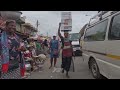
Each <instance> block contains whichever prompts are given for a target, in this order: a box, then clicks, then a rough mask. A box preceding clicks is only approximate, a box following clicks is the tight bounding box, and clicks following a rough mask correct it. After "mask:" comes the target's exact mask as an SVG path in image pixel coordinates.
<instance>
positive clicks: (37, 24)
mask: <svg viewBox="0 0 120 90" xmlns="http://www.w3.org/2000/svg"><path fill="white" fill-rule="evenodd" d="M39 25H40V24H39V21H38V20H37V22H36V28H37V31H38V26H39Z"/></svg>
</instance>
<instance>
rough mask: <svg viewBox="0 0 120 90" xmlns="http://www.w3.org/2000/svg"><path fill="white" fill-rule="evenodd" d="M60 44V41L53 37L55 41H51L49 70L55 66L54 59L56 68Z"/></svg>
mask: <svg viewBox="0 0 120 90" xmlns="http://www.w3.org/2000/svg"><path fill="white" fill-rule="evenodd" d="M58 49H59V42H58V40H56V36H53V39H52V40H51V41H50V58H51V59H50V62H51V66H50V67H49V69H50V68H51V67H52V64H53V59H54V67H55V66H56V61H57V58H58V54H59V50H58Z"/></svg>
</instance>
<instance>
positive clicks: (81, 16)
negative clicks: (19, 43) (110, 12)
mask: <svg viewBox="0 0 120 90" xmlns="http://www.w3.org/2000/svg"><path fill="white" fill-rule="evenodd" d="M22 12H23V16H26V21H27V22H30V23H31V24H32V25H34V26H35V25H36V21H37V20H38V21H39V23H40V25H39V32H40V34H45V35H46V34H47V32H48V33H49V35H53V34H56V33H57V30H58V25H59V22H60V21H61V11H22ZM71 12H72V25H73V30H72V32H79V31H80V29H81V28H82V27H83V26H84V25H85V24H86V23H88V22H89V19H90V18H91V17H92V16H94V15H95V14H96V13H97V12H96V11H71ZM86 15H87V16H86Z"/></svg>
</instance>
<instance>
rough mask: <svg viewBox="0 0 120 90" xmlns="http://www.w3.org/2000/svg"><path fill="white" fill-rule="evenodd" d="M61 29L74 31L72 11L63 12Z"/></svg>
mask: <svg viewBox="0 0 120 90" xmlns="http://www.w3.org/2000/svg"><path fill="white" fill-rule="evenodd" d="M61 23H62V24H61V31H64V30H68V31H72V15H71V12H62V14H61Z"/></svg>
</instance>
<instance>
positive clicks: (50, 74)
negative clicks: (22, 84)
mask: <svg viewBox="0 0 120 90" xmlns="http://www.w3.org/2000/svg"><path fill="white" fill-rule="evenodd" d="M74 65H75V72H70V73H69V74H70V79H94V78H93V77H92V75H91V72H90V71H89V69H88V65H87V63H86V62H85V61H83V59H82V58H81V57H76V58H75V60H74ZM49 66H50V62H49V59H48V60H47V61H46V62H45V65H44V67H43V71H42V72H33V73H32V74H31V76H30V77H29V78H28V79H67V78H66V76H65V74H62V73H61V69H60V66H61V59H60V58H59V59H58V62H57V68H51V69H49Z"/></svg>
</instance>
